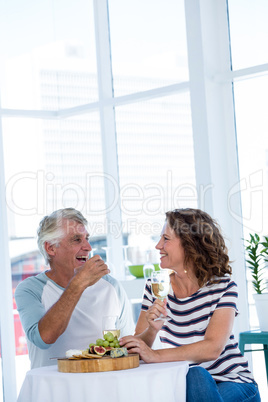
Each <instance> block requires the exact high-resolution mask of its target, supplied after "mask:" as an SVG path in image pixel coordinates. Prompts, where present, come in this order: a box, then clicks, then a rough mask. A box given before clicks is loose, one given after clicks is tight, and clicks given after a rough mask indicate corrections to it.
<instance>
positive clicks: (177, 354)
mask: <svg viewBox="0 0 268 402" xmlns="http://www.w3.org/2000/svg"><path fill="white" fill-rule="evenodd" d="M156 248H157V249H158V250H159V251H160V260H161V262H160V266H161V268H162V269H170V270H172V274H171V275H170V282H171V286H170V292H169V294H168V297H167V299H166V300H165V301H164V302H162V301H160V300H158V299H156V298H155V297H154V296H153V294H152V291H151V281H150V280H148V281H147V283H146V287H145V293H144V297H143V303H142V310H141V313H140V316H139V319H138V322H137V326H136V334H135V336H134V337H133V336H127V337H124V338H121V342H120V343H121V345H124V346H126V347H127V348H128V349H129V351H130V352H131V353H139V354H140V356H141V358H142V359H143V360H144V361H145V362H147V363H151V362H154V363H155V362H168V361H182V360H185V361H189V362H190V369H189V371H188V374H187V379H186V384H187V391H186V392H187V401H188V402H193V401H198V402H202V401H206V402H210V401H211V402H217V401H221V402H222V401H224V402H234V401H235V402H238V401H252V402H253V401H254V402H257V401H260V395H259V391H258V386H257V384H256V382H255V381H254V379H253V376H252V373H251V372H250V370H249V368H248V362H247V360H246V359H245V358H244V356H242V354H241V352H240V350H239V349H238V344H237V342H236V340H235V339H234V336H233V334H232V328H233V323H234V318H235V316H236V315H237V314H238V311H237V307H236V299H237V286H236V284H235V283H234V282H233V281H232V280H231V278H230V276H231V273H232V269H231V267H230V265H229V257H228V254H227V248H226V246H225V242H224V239H223V236H222V234H221V231H220V228H219V227H218V225H217V223H216V222H215V221H214V220H213V219H212V218H211V217H210V216H209V215H208V214H207V213H205V212H203V211H201V210H198V209H178V210H174V211H170V212H167V213H166V222H165V224H164V227H163V230H162V233H161V238H160V240H159V242H158V244H157V245H156ZM161 313H162V314H164V315H165V316H168V317H169V320H168V321H163V320H162V321H161V320H158V321H154V319H155V318H157V317H159V316H160V314H161ZM158 332H159V335H160V340H161V342H162V345H163V348H162V349H158V350H154V349H152V348H151V346H152V344H153V342H154V340H155V338H156V335H157V333H158Z"/></svg>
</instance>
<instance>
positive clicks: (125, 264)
mask: <svg viewBox="0 0 268 402" xmlns="http://www.w3.org/2000/svg"><path fill="white" fill-rule="evenodd" d="M127 249H128V246H123V256H124V260H123V270H124V273H125V276H131V274H130V272H129V266H130V265H132V264H131V261H129V259H128V256H127Z"/></svg>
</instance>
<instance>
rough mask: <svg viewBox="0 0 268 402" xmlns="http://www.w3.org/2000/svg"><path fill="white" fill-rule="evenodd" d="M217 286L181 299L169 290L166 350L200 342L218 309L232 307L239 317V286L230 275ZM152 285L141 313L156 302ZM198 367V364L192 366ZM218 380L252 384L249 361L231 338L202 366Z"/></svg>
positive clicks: (164, 329)
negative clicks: (213, 358) (214, 357)
mask: <svg viewBox="0 0 268 402" xmlns="http://www.w3.org/2000/svg"><path fill="white" fill-rule="evenodd" d="M216 279H218V280H219V282H218V283H215V284H212V285H206V286H203V287H202V288H200V289H199V290H198V291H197V292H196V293H194V294H193V295H191V296H189V297H185V298H183V299H178V298H177V297H176V296H175V295H174V292H173V290H172V287H170V292H169V295H168V297H167V300H168V301H167V310H168V316H169V317H170V318H171V320H170V321H167V322H166V323H165V324H164V325H163V327H162V329H161V331H160V332H159V336H160V340H161V342H162V345H163V347H164V348H172V347H178V346H181V345H188V344H191V343H194V342H199V341H202V340H203V339H204V335H205V332H206V329H207V326H208V324H209V321H210V318H211V317H212V314H213V312H214V311H215V310H216V309H219V308H226V307H227V308H232V309H234V310H235V312H236V315H237V314H238V310H237V307H236V300H237V296H238V295H237V290H236V288H237V285H236V283H234V282H233V281H232V280H231V279H230V277H229V276H225V277H223V278H216ZM154 300H155V297H154V296H152V292H151V282H150V280H148V281H147V283H146V286H145V291H144V296H143V302H142V310H144V311H146V310H147V309H148V307H150V306H151V304H152V303H153V302H154ZM192 365H197V364H190V366H192ZM199 366H202V367H204V368H205V369H206V370H208V371H209V373H210V374H211V375H212V377H213V378H214V380H216V381H234V382H239V383H243V382H252V381H253V376H252V374H251V372H250V371H249V368H248V362H247V360H246V359H245V358H244V356H243V355H242V354H241V352H240V350H239V349H238V343H237V342H236V341H235V339H234V336H233V335H231V336H230V338H229V340H228V342H227V344H226V345H225V348H224V350H223V351H222V353H221V355H220V356H219V357H218V359H217V360H215V361H208V362H204V363H200V364H199Z"/></svg>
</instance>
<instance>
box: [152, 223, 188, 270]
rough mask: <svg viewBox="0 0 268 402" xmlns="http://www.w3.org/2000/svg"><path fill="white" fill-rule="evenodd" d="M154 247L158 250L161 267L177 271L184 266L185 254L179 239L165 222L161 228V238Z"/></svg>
mask: <svg viewBox="0 0 268 402" xmlns="http://www.w3.org/2000/svg"><path fill="white" fill-rule="evenodd" d="M155 248H156V249H157V250H159V251H160V266H161V268H169V269H173V270H174V271H177V270H178V268H183V267H184V260H185V254H184V249H183V247H182V245H181V240H180V238H179V237H178V236H176V234H175V232H174V230H173V229H172V228H171V227H170V226H169V225H168V223H167V222H166V223H165V225H164V227H163V229H162V233H161V238H160V240H159V242H158V243H157V245H156V246H155Z"/></svg>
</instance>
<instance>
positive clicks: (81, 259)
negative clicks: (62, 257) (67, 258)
mask: <svg viewBox="0 0 268 402" xmlns="http://www.w3.org/2000/svg"><path fill="white" fill-rule="evenodd" d="M76 259H77V260H79V261H83V262H86V261H87V259H88V256H87V255H82V256H80V257H76Z"/></svg>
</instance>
